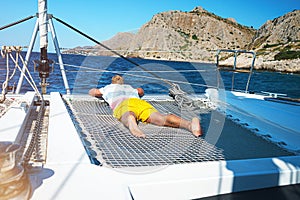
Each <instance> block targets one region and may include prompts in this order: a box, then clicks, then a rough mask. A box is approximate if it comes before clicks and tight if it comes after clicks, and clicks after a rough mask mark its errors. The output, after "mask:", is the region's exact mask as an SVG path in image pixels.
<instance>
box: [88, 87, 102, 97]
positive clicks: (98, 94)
mask: <svg viewBox="0 0 300 200" xmlns="http://www.w3.org/2000/svg"><path fill="white" fill-rule="evenodd" d="M89 95H91V96H93V97H102V93H101V92H100V90H99V89H97V88H92V89H90V91H89Z"/></svg>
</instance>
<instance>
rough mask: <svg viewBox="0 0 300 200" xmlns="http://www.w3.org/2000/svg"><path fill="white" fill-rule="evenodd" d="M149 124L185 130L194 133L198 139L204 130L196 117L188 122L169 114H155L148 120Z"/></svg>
mask: <svg viewBox="0 0 300 200" xmlns="http://www.w3.org/2000/svg"><path fill="white" fill-rule="evenodd" d="M146 122H148V123H152V124H155V125H158V126H169V127H173V128H185V129H187V130H189V131H190V132H192V133H193V135H195V136H196V137H198V136H201V135H202V130H201V126H200V121H199V119H198V118H196V117H194V118H193V119H192V121H187V120H185V119H182V118H180V117H178V116H176V115H173V114H168V115H163V114H161V113H159V112H154V113H152V114H151V115H150V117H149V118H148V119H147V121H146Z"/></svg>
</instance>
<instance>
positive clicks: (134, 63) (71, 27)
mask: <svg viewBox="0 0 300 200" xmlns="http://www.w3.org/2000/svg"><path fill="white" fill-rule="evenodd" d="M52 17H53V18H54V19H56V20H57V21H58V22H60V23H62V24H63V25H65V26H67V27H69V28H70V29H72V30H74V31H75V32H77V33H79V34H80V35H82V36H84V37H86V38H87V39H89V40H91V41H93V42H94V43H96V44H98V45H100V46H102V47H103V48H105V49H107V50H109V51H110V52H112V53H114V54H116V55H117V56H119V57H121V58H123V59H124V60H126V61H128V62H130V63H131V64H133V65H135V66H137V67H139V68H141V69H142V70H144V71H146V72H148V73H149V74H151V75H153V76H155V77H156V78H158V79H160V80H162V81H164V82H166V83H167V84H169V85H171V86H173V84H172V83H171V82H169V81H168V80H166V79H163V78H161V77H160V76H158V75H156V74H155V73H153V72H151V71H150V70H148V69H146V68H144V67H142V66H141V65H139V64H138V63H136V62H134V61H132V60H130V59H128V58H126V57H125V56H123V55H121V54H120V53H118V52H117V51H115V50H113V49H111V48H109V47H108V46H106V45H104V44H102V43H101V42H99V41H97V40H96V39H94V38H92V37H91V36H89V35H87V34H85V33H83V32H82V31H80V30H78V29H77V28H75V27H73V26H71V25H70V24H68V23H66V22H64V21H62V20H61V19H58V18H56V17H54V16H52Z"/></svg>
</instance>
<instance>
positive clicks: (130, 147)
mask: <svg viewBox="0 0 300 200" xmlns="http://www.w3.org/2000/svg"><path fill="white" fill-rule="evenodd" d="M65 101H66V103H67V105H68V107H69V109H70V112H71V114H72V117H73V120H74V123H75V124H76V125H77V130H78V132H79V135H80V137H81V139H82V142H83V144H84V146H85V148H86V150H87V152H88V154H89V156H90V158H91V160H92V161H93V162H94V163H95V164H100V165H105V166H109V167H113V168H120V167H137V166H159V165H171V164H179V163H190V162H202V161H215V160H224V156H223V151H222V150H221V149H219V148H217V147H215V146H214V145H211V144H209V143H208V142H206V141H205V140H204V139H203V138H196V137H194V136H193V135H192V134H191V133H190V132H189V131H187V130H184V129H180V128H170V127H160V126H155V125H151V124H144V123H139V127H140V129H141V130H142V131H143V132H144V133H145V134H146V135H147V137H146V138H137V137H134V136H133V135H131V134H130V132H129V130H128V129H127V128H126V127H125V126H123V124H122V123H121V122H119V121H118V120H116V119H115V118H114V117H113V116H112V110H111V109H110V107H109V106H108V105H107V104H106V103H105V102H103V101H102V100H100V99H96V98H86V99H84V98H75V97H73V98H72V99H68V100H67V99H65ZM148 102H149V103H151V104H152V105H153V106H154V107H155V108H156V109H157V110H158V111H160V112H161V113H165V114H167V113H173V114H176V115H178V116H181V117H182V118H185V119H188V120H190V119H191V118H192V117H194V116H195V115H197V116H198V117H200V113H199V112H190V111H186V112H185V111H181V110H180V109H178V107H177V106H176V105H175V104H174V102H173V101H170V100H168V101H155V100H151V101H148Z"/></svg>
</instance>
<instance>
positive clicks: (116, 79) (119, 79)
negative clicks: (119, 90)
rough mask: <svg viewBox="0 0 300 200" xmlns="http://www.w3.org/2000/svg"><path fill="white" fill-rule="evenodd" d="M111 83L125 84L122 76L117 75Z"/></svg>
mask: <svg viewBox="0 0 300 200" xmlns="http://www.w3.org/2000/svg"><path fill="white" fill-rule="evenodd" d="M111 83H113V84H124V79H123V77H122V76H120V75H115V76H113V77H112V79H111Z"/></svg>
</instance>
